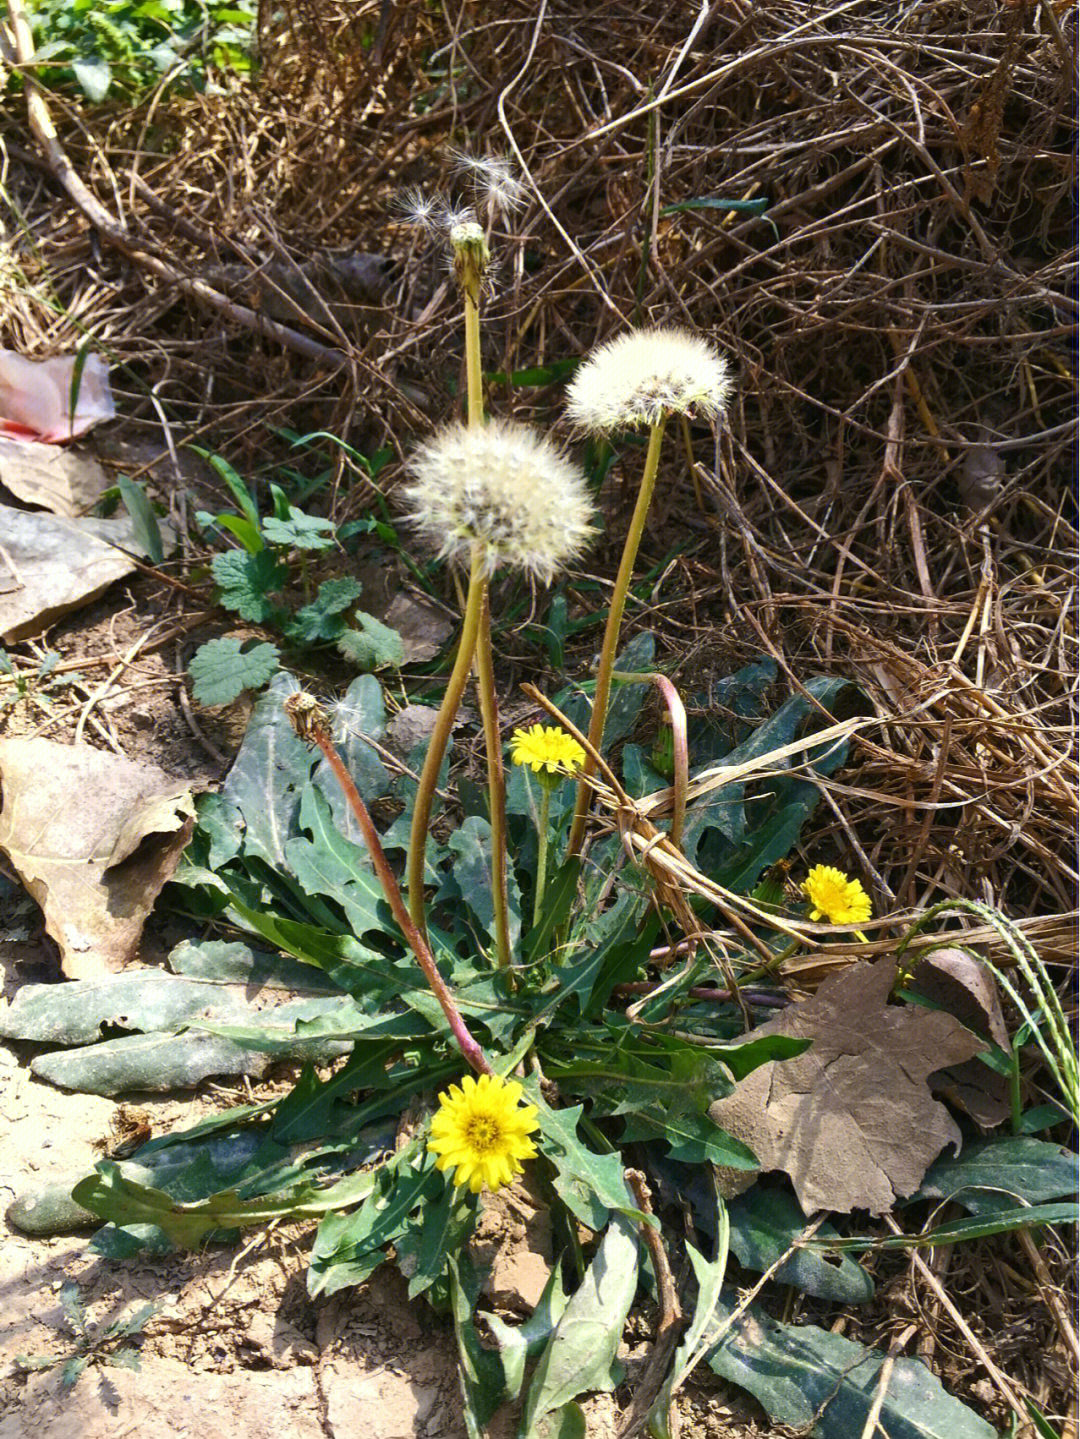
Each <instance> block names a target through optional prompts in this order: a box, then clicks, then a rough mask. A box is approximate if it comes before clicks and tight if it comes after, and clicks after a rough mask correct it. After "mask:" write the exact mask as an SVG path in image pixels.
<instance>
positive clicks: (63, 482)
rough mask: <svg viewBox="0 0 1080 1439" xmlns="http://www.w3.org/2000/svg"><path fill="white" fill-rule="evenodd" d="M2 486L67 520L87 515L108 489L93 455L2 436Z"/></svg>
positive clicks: (0, 469) (20, 498)
mask: <svg viewBox="0 0 1080 1439" xmlns="http://www.w3.org/2000/svg"><path fill="white" fill-rule="evenodd" d="M0 484H2V485H3V486H4V488H5V489H6V490H10V491H11V493H12V494H13V495H14V496H15V498H16V499H17V500H22V501H23V503H24V504H27V505H41V506H42V508H44V509H46V510H51V511H52V513H53V514H54V515H64V516H65V517H66V518H68V519H73V518H74V517H75V516H76V515H81V514H85V512H86V511H87V510H88V509H90V508H91V506H93V505H95V504H97V502H98V500H99V499H100V498H101V496H102V495H103V494H104V492H105V491H106V490H107V489H108V488H109V481H108V477H107V476H106V474H105V471H104V470H103V469H102V467H101V466H100V465H99V464H98V462H97V460H95V459H94V457H93V455H84V454H80V453H79V452H78V451H77V450H63V449H61V448H60V446H59V445H40V444H37V443H36V442H35V441H33V440H12V439H7V438H5V437H4V436H2V435H0Z"/></svg>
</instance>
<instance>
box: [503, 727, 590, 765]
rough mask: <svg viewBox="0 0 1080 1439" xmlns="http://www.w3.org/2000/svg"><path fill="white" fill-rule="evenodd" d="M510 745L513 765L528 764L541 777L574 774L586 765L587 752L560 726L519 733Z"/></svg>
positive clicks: (517, 730) (514, 734)
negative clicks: (543, 773) (541, 774)
mask: <svg viewBox="0 0 1080 1439" xmlns="http://www.w3.org/2000/svg"><path fill="white" fill-rule="evenodd" d="M510 743H511V749H510V758H511V759H512V760H513V762H514V763H515V764H522V765H525V764H527V765H528V766H529V768H530V769H531V770H533V771H534V772H536V773H537V774H539V773H540V771H541V770H543V771H544V772H545V773H546V774H574V773H575V772H576V771H577V770H579V769H580V768H581V766H582V765H583V764H584V763H585V751H584V750H583V749H582V748H581V746H580V745H579V744H578V742H577V740H576V739H573V738H572V737H571V736H570V735H568V734H567V733H566V731H565V730H561V729H559V727H558V725H542V724H534V725H532V726H531V728H529V729H527V730H526V729H516V730H515V731H514V733H513V736H512V737H511V742H510Z"/></svg>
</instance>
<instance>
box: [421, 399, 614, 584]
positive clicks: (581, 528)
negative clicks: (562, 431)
mask: <svg viewBox="0 0 1080 1439" xmlns="http://www.w3.org/2000/svg"><path fill="white" fill-rule="evenodd" d="M409 471H410V473H411V476H412V478H411V480H410V482H409V483H408V484H406V485H405V486H403V487H402V491H401V493H402V495H403V498H404V500H405V504H406V507H407V514H408V518H409V519H410V520H411V521H412V523H413V524H414V525H415V526H416V528H417V530H418V531H419V532H420V534H421V535H422V537H423V538H424V539H426V540H428V541H429V543H431V544H433V545H435V546H436V547H437V549H438V551H439V554H440V556H442V557H449V558H451V559H454V560H457V561H459V562H460V563H462V564H465V565H468V564H469V563H470V562H471V557H472V552H473V547H474V546H475V545H479V546H480V548H481V554H482V557H483V562H484V565H485V568H486V569H487V571H488V573H489V574H490V573H492V572H493V571H494V570H496V569H497V568H499V566H500V565H514V566H516V567H517V568H519V569H522V570H525V571H526V572H527V573H528V574H530V575H534V576H535V577H536V578H537V579H540V580H543V581H545V582H548V581H550V580H551V578H552V577H553V576H554V574H555V572H556V571H557V570H559V569H561V568H562V567H563V566H564V565H565V564H567V563H568V562H569V561H570V560H572V559H574V558H576V557H577V556H578V555H579V554H580V553H581V552H582V550H584V548H585V546H586V544H587V543H588V541H589V538H590V536H591V535H592V534H593V533H594V531H593V527H592V524H591V521H592V516H593V511H592V505H591V503H590V501H589V496H588V491H587V489H586V485H585V476H584V474H583V473H582V472H581V471H580V470H579V469H578V467H577V466H576V465H575V464H573V463H572V462H571V461H570V460H568V459H567V458H566V457H565V456H564V455H562V454H560V452H559V451H558V450H557V449H556V448H555V446H554V445H553V444H551V443H550V441H548V440H546V439H544V438H543V437H542V436H541V435H538V434H537V433H536V432H535V431H533V430H531V429H529V428H527V427H526V426H525V425H518V424H515V423H513V422H512V421H506V420H492V421H490V422H489V423H488V424H486V425H483V426H478V427H476V428H473V429H470V428H468V427H467V426H466V425H461V424H454V425H448V426H447V427H446V428H445V429H443V430H441V431H440V432H439V433H438V434H436V435H435V436H433V437H432V439H430V440H429V441H428V443H427V444H426V445H424V446H422V447H421V448H420V449H419V450H418V451H417V452H416V453H415V454H414V455H413V456H412V458H411V460H410V461H409Z"/></svg>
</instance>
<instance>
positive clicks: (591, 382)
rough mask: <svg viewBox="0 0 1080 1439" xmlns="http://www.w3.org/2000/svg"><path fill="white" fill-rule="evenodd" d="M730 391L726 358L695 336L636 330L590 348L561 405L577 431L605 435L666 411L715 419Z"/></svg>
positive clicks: (650, 420)
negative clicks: (565, 409) (590, 351)
mask: <svg viewBox="0 0 1080 1439" xmlns="http://www.w3.org/2000/svg"><path fill="white" fill-rule="evenodd" d="M731 390H732V380H731V375H730V372H729V367H728V362H727V360H726V359H725V358H724V357H723V355H721V354H719V353H718V352H717V351H716V350H715V349H714V348H713V346H712V345H710V344H709V342H708V341H707V340H703V339H702V338H701V336H700V335H692V334H690V332H689V331H688V330H679V329H674V328H664V329H651V330H635V331H632V332H631V333H630V334H627V335H619V336H618V338H617V339H614V340H609V341H608V342H607V344H604V345H601V346H600V348H599V349H598V350H594V351H593V353H592V354H591V355H590V356H589V358H588V359H587V360H586V361H585V362H584V364H583V365H581V366H580V367H579V369H578V370H577V372H576V373H575V375H574V378H573V379H572V380H571V381H570V385H569V387H568V389H567V396H566V408H567V413H568V414H569V416H570V419H571V420H572V421H573V423H574V424H575V425H577V426H578V428H579V429H582V430H587V431H589V432H590V433H594V434H604V433H606V432H608V431H609V430H615V429H622V428H627V427H631V428H632V427H635V426H639V425H658V424H659V423H660V421H661V420H662V419H664V417H665V416H666V415H690V416H693V415H696V416H699V417H700V418H702V419H706V420H714V419H717V418H720V417H721V416H722V415H723V414H724V412H725V411H726V409H727V404H728V400H729V399H730V397H731Z"/></svg>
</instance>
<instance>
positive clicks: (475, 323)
mask: <svg viewBox="0 0 1080 1439" xmlns="http://www.w3.org/2000/svg"><path fill="white" fill-rule="evenodd" d="M462 293H463V295H464V298H465V381H466V385H467V386H468V396H469V411H468V419H469V428H470V429H472V428H474V427H475V426H478V425H482V424H483V423H484V389H483V381H482V376H481V368H480V303H479V297H480V287H479V284H477V286H476V287H475V290H473V288H472V287H470V286H469V285H463V286H462Z"/></svg>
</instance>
